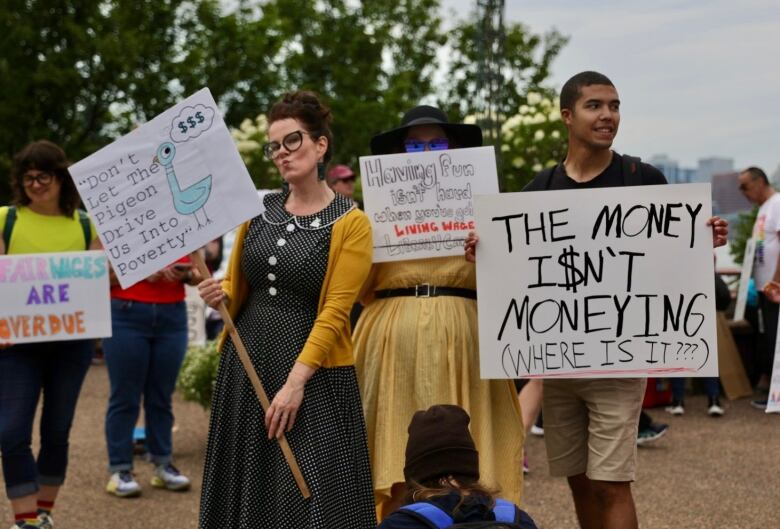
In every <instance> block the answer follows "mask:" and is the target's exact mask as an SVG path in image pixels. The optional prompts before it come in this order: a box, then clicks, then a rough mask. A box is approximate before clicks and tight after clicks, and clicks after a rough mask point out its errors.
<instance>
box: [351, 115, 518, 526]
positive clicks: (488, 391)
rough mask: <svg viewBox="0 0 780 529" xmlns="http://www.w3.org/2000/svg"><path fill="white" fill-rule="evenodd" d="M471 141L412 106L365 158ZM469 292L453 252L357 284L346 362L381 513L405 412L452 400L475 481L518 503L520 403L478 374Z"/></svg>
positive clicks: (391, 505)
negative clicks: (472, 458) (468, 439)
mask: <svg viewBox="0 0 780 529" xmlns="http://www.w3.org/2000/svg"><path fill="white" fill-rule="evenodd" d="M480 145H482V131H481V130H480V128H479V127H477V126H476V125H467V124H459V123H450V122H448V120H447V116H446V115H445V114H444V112H442V111H441V110H439V109H438V108H434V107H430V106H418V107H416V108H413V109H412V110H410V111H409V112H407V113H406V115H405V116H404V117H403V119H402V121H401V126H400V127H398V128H396V129H393V130H390V131H388V132H384V133H382V134H379V135H377V136H374V137H373V138H372V139H371V152H372V154H375V155H377V154H392V153H401V152H421V151H427V150H432V151H435V150H444V149H456V148H462V147H478V146H480ZM434 287H435V288H434ZM475 289H476V273H475V269H474V265H473V264H472V263H468V262H466V261H465V260H464V259H463V257H460V256H458V257H439V258H431V259H416V260H409V261H396V262H388V263H377V264H375V265H374V266H373V269H372V272H371V276H370V278H369V280H368V281H367V283H366V285H365V286H364V287H363V296H362V301H363V303H364V305H365V307H364V309H363V313H362V315H361V317H360V320H359V321H358V324H357V327H356V329H355V339H354V342H355V365H356V367H357V370H358V377H359V381H360V386H361V394H362V397H363V408H364V411H365V415H366V418H367V426H368V439H369V449H370V453H371V470H372V474H373V479H374V494H375V498H376V501H377V503H378V504H379V505H380V506H381V512H380V516H382V517H384V516H386V515H388V514H389V513H390V512H392V511H394V510H395V509H396V508H397V507H398V506H399V505H400V504H401V502H402V500H403V497H404V495H405V492H406V491H405V485H404V482H405V479H404V473H403V469H404V446H405V444H406V439H407V432H406V427H407V425H408V424H409V421H410V420H411V419H412V416H413V415H414V413H415V411H417V410H420V409H427V408H429V407H430V406H432V405H434V404H455V405H458V406H461V407H462V408H464V409H465V410H466V411H467V412H468V414H469V415H470V416H471V418H472V422H471V424H472V426H471V432H472V434H473V436H474V440H475V442H476V444H477V448H478V449H479V453H480V460H481V476H482V479H483V481H484V482H485V483H486V484H488V485H489V486H490V487H499V488H500V489H501V490H502V495H503V496H504V497H505V498H507V499H510V500H512V501H515V502H518V501H519V499H520V493H521V489H522V479H523V469H522V446H523V437H524V434H523V428H522V419H521V416H520V407H519V404H518V402H517V394H516V393H515V390H514V385H513V384H512V382H511V381H510V380H481V379H480V378H479V350H478V335H477V302H476V297H477V293H476V290H475ZM421 293H422V295H421Z"/></svg>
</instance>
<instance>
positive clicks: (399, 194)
mask: <svg viewBox="0 0 780 529" xmlns="http://www.w3.org/2000/svg"><path fill="white" fill-rule="evenodd" d="M360 179H361V182H362V185H363V202H364V205H365V211H366V214H367V215H368V218H369V219H371V226H372V228H373V230H374V262H386V261H403V260H407V259H423V258H426V257H445V256H450V255H458V256H460V255H462V254H463V241H464V240H465V238H466V235H467V234H468V232H469V231H470V230H473V229H474V196H475V195H477V194H488V193H498V176H497V173H496V157H495V154H494V151H493V147H475V148H471V149H453V150H447V151H427V152H419V153H402V154H389V155H383V156H363V157H361V158H360Z"/></svg>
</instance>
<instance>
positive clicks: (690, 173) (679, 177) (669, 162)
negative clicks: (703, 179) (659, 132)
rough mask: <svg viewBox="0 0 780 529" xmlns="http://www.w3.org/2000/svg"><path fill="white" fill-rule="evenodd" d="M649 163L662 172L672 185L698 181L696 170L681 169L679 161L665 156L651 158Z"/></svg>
mask: <svg viewBox="0 0 780 529" xmlns="http://www.w3.org/2000/svg"><path fill="white" fill-rule="evenodd" d="M648 163H649V164H650V165H652V166H653V167H655V168H657V169H658V170H659V171H661V172H662V173H663V174H664V176H665V177H666V180H667V181H668V182H669V183H670V184H690V183H691V182H695V181H696V169H688V168H685V167H680V164H679V163H678V162H677V160H673V159H671V158H669V157H668V156H667V155H665V154H656V155H654V156H651V157H650V159H649V160H648Z"/></svg>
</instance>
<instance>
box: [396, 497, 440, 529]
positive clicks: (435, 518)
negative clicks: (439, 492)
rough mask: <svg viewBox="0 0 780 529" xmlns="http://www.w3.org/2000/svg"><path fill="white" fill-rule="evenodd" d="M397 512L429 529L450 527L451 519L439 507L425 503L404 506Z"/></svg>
mask: <svg viewBox="0 0 780 529" xmlns="http://www.w3.org/2000/svg"><path fill="white" fill-rule="evenodd" d="M398 510H399V512H403V513H406V514H409V515H411V516H412V517H413V518H415V519H417V520H419V521H421V522H423V523H425V524H426V525H427V526H428V527H430V528H431V529H445V528H447V527H449V526H451V525H452V523H453V520H452V517H451V516H450V515H449V514H447V513H446V512H444V511H443V510H442V509H440V508H439V507H437V506H435V505H434V504H432V503H428V502H425V501H421V502H417V503H412V504H411V505H406V506H404V507H402V508H401V509H398Z"/></svg>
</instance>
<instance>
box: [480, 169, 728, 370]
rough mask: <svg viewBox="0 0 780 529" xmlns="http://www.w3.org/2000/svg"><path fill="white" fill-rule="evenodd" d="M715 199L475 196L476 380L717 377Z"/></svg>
mask: <svg viewBox="0 0 780 529" xmlns="http://www.w3.org/2000/svg"><path fill="white" fill-rule="evenodd" d="M710 196H711V195H710V184H687V185H675V186H643V187H642V188H641V192H640V189H639V188H638V187H625V188H606V189H588V190H572V191H539V192H528V193H512V194H503V195H493V196H478V197H477V199H476V204H475V205H476V212H477V231H478V233H479V237H480V242H479V245H478V247H477V286H478V289H477V290H478V296H477V300H478V307H479V338H480V345H479V346H480V367H481V375H482V378H519V377H531V378H532V377H540V378H552V377H561V378H603V377H611V378H616V377H635V376H667V377H689V376H707V377H710V376H717V374H718V359H717V350H718V348H717V343H716V320H715V297H714V296H715V293H714V291H715V283H714V277H715V275H714V264H713V259H712V251H713V250H712V234H711V229H710V228H709V227H708V226H707V225H706V223H707V220H708V219H709V218H710V217H711V202H710Z"/></svg>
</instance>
